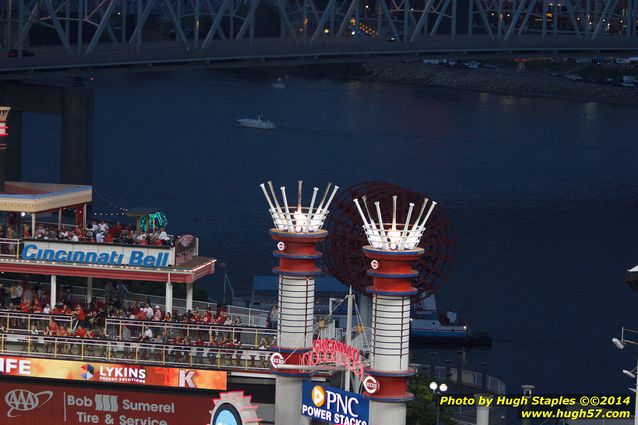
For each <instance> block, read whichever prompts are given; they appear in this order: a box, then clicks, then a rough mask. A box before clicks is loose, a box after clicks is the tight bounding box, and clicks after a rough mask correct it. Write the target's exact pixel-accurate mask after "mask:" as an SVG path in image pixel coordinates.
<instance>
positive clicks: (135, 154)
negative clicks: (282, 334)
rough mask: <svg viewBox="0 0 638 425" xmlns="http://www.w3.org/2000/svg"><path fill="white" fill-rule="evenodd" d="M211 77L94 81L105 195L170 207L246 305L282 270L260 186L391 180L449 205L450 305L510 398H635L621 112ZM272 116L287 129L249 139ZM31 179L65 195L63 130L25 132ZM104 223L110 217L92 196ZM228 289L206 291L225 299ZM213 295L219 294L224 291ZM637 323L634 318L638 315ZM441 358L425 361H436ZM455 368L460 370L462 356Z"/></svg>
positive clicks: (444, 300)
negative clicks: (453, 245)
mask: <svg viewBox="0 0 638 425" xmlns="http://www.w3.org/2000/svg"><path fill="white" fill-rule="evenodd" d="M271 82H272V79H271V78H270V77H268V78H263V79H256V78H247V77H243V78H233V77H230V76H229V75H228V74H223V75H222V74H218V73H215V72H204V71H198V72H182V73H177V72H175V73H152V74H148V75H144V74H133V75H117V76H100V77H98V78H97V79H96V80H95V81H93V82H92V83H91V84H92V86H93V87H94V88H95V90H96V100H95V105H96V112H95V123H94V134H95V144H94V164H95V165H94V189H95V191H96V192H99V194H101V195H102V196H103V197H104V198H105V199H107V200H108V201H109V202H110V203H113V204H114V205H117V206H123V207H128V208H131V207H136V206H159V207H161V208H162V209H163V210H164V211H165V212H166V213H167V216H168V219H169V230H171V231H173V232H176V233H193V234H196V235H198V236H199V237H200V242H201V250H200V252H202V253H203V254H207V255H211V256H215V257H217V258H218V259H220V261H225V262H227V263H228V272H229V274H230V277H231V279H232V281H233V285H234V287H235V290H236V291H237V292H242V291H243V292H246V291H247V290H248V287H249V282H250V281H251V278H252V276H253V275H255V274H269V273H270V269H271V267H272V266H273V264H274V259H273V258H272V256H271V251H272V249H273V244H272V242H271V240H270V237H269V235H268V229H269V227H270V225H271V224H272V223H271V222H270V220H269V215H268V213H267V205H266V202H265V200H264V199H263V195H262V194H261V192H260V190H259V187H258V184H259V183H261V182H263V181H266V180H268V179H272V180H273V181H274V182H275V183H276V184H286V185H288V186H292V185H293V184H294V183H295V182H296V180H297V178H299V177H301V178H303V179H304V180H305V181H306V182H307V184H308V185H318V186H322V185H324V184H325V182H327V181H333V182H335V183H337V184H339V185H340V186H342V187H347V186H349V185H352V184H354V183H358V182H361V181H364V180H384V181H389V182H392V183H396V184H398V185H401V186H404V187H406V188H409V189H413V190H415V191H419V192H423V193H426V194H428V195H430V196H431V197H432V198H434V199H436V200H437V201H439V202H440V203H441V204H443V205H444V206H445V207H446V208H447V209H448V212H449V214H450V215H451V217H452V219H453V220H454V222H455V224H456V232H457V238H458V249H457V259H456V264H455V268H454V271H453V272H452V276H451V279H450V280H449V282H448V283H447V284H446V286H444V287H443V288H442V290H441V291H440V292H439V293H438V301H439V305H440V306H449V307H452V308H456V307H457V306H459V305H466V307H465V310H464V315H465V317H466V318H467V320H468V321H469V323H470V325H471V327H473V328H475V329H481V330H486V331H488V332H490V333H491V334H492V336H493V339H494V345H493V348H492V350H491V351H489V352H470V353H469V357H471V358H475V359H477V360H478V361H485V362H487V363H489V372H490V373H491V374H492V375H495V376H498V377H500V378H501V379H503V380H504V381H505V382H506V384H507V385H508V387H509V391H508V392H511V393H518V392H519V391H520V390H519V388H518V386H519V385H521V384H533V385H536V388H537V391H538V392H542V393H559V392H605V391H607V392H616V393H626V392H628V391H627V387H628V386H629V385H630V384H631V380H630V379H629V378H627V377H626V376H624V375H623V374H622V373H621V370H622V369H623V368H625V369H631V368H632V367H633V366H634V365H635V359H636V356H637V355H638V352H637V351H636V350H635V349H633V348H634V347H631V346H629V347H627V349H625V350H624V351H622V352H621V351H619V350H617V349H616V348H615V347H614V346H613V345H612V343H611V341H610V340H611V338H612V337H614V336H619V334H620V328H621V326H622V325H625V326H628V327H632V326H633V327H638V317H635V313H636V311H638V310H637V307H638V293H634V292H632V291H631V290H630V289H629V288H628V287H627V286H626V284H625V283H624V282H623V279H624V272H625V270H626V269H628V268H630V267H633V266H634V265H636V264H638V219H637V215H636V209H635V208H636V207H637V206H638V202H637V200H638V139H637V135H638V113H637V111H636V110H632V109H628V108H625V107H618V106H610V105H601V104H596V103H578V102H571V101H563V100H553V99H544V98H524V97H512V96H497V95H491V94H483V93H473V92H460V91H453V90H443V89H434V88H427V87H413V86H406V85H393V84H378V83H364V82H356V81H351V82H343V81H328V80H304V79H294V78H289V79H286V80H285V83H286V85H287V88H286V89H285V90H277V89H274V88H272V87H271ZM257 114H265V115H266V116H267V117H268V118H270V119H272V120H273V121H274V122H275V123H276V124H277V125H278V126H279V128H280V129H279V130H277V131H273V132H260V131H255V130H246V129H241V128H239V127H238V126H237V123H236V121H235V120H236V119H238V118H242V117H254V116H256V115H257ZM24 122H25V133H24V137H25V141H24V146H25V151H24V161H25V164H24V173H23V174H24V179H25V180H52V181H57V177H58V172H59V169H58V165H57V164H58V158H59V146H58V142H57V138H58V131H59V122H58V121H57V119H55V118H52V117H45V116H36V115H25V121H24ZM94 197H95V199H96V208H95V210H96V212H99V211H109V212H112V211H115V210H114V208H113V207H112V206H109V205H108V204H107V203H106V202H104V201H103V200H102V198H101V197H100V196H98V195H95V196H94ZM222 281H223V279H222V275H216V276H214V277H212V278H210V279H208V280H205V281H204V283H203V284H204V285H207V286H208V288H209V292H210V293H211V294H218V293H219V289H220V288H221V285H222ZM216 291H217V292H216ZM632 312H633V313H632ZM428 351H429V350H421V351H416V352H415V353H414V355H415V357H416V360H422V361H427V357H428V355H427V353H428ZM449 355H450V358H452V359H454V358H455V357H456V353H455V352H451V353H450V354H449Z"/></svg>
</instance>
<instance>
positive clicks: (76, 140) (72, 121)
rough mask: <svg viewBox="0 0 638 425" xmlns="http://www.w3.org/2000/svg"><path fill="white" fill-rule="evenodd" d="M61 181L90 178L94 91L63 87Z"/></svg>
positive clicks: (74, 181) (83, 88)
mask: <svg viewBox="0 0 638 425" xmlns="http://www.w3.org/2000/svg"><path fill="white" fill-rule="evenodd" d="M60 114H61V116H62V145H61V149H60V183H76V184H91V180H92V179H93V90H91V89H88V88H86V87H67V88H64V89H62V99H61V111H60Z"/></svg>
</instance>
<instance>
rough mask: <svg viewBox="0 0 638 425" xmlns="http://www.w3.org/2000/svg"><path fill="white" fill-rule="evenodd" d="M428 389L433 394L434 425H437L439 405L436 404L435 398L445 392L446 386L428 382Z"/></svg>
mask: <svg viewBox="0 0 638 425" xmlns="http://www.w3.org/2000/svg"><path fill="white" fill-rule="evenodd" d="M430 389H431V390H432V392H433V393H434V404H435V405H436V425H439V403H437V402H436V401H437V397H438V396H439V395H440V394H441V393H444V392H446V391H447V385H446V384H445V383H442V384H437V383H436V382H434V381H432V382H430Z"/></svg>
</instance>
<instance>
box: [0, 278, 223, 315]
mask: <svg viewBox="0 0 638 425" xmlns="http://www.w3.org/2000/svg"><path fill="white" fill-rule="evenodd" d="M3 281H5V282H15V283H21V282H22V281H21V280H17V279H3ZM36 283H37V284H39V285H40V286H42V287H44V288H47V290H49V291H50V289H51V287H50V286H51V284H50V283H49V282H35V281H29V285H31V287H33V285H35V284H36ZM57 286H58V295H60V294H62V290H61V289H60V288H62V287H63V286H67V285H65V284H64V282H61V281H60V280H58V285H57ZM124 288H125V292H124V297H123V302H124V303H125V305H131V304H134V303H138V302H142V303H143V302H145V301H146V300H147V299H148V301H149V302H150V303H151V304H152V305H153V306H156V305H159V306H160V307H161V308H164V304H165V303H166V298H165V297H163V296H161V295H149V294H141V293H139V292H130V291H129V289H128V287H127V286H126V285H124ZM71 292H72V293H73V298H74V299H75V300H77V298H78V297H80V299H81V300H83V301H86V296H87V288H86V287H85V286H71ZM104 293H105V291H104V288H97V287H95V286H94V287H93V298H97V299H101V300H104V299H105V297H104ZM112 298H117V291H115V290H114V291H113V293H112ZM207 308H210V310H211V311H213V312H215V311H217V303H216V302H214V301H196V300H193V310H195V309H199V310H202V311H204V310H206V309H207ZM173 310H175V311H177V312H178V313H180V314H184V313H186V300H185V299H184V298H173Z"/></svg>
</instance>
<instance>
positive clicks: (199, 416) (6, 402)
mask: <svg viewBox="0 0 638 425" xmlns="http://www.w3.org/2000/svg"><path fill="white" fill-rule="evenodd" d="M0 396H1V397H0V424H2V425H41V424H51V425H87V424H100V425H185V424H197V425H204V424H208V423H209V421H210V410H211V408H212V407H213V397H212V396H210V395H208V396H205V395H198V394H187V395H181V394H176V393H171V394H165V393H153V392H150V391H145V390H135V391H126V390H113V389H110V388H109V389H104V390H101V389H93V388H85V387H76V386H69V385H67V386H46V385H39V384H32V383H28V382H24V383H23V382H20V381H19V380H3V381H0Z"/></svg>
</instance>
